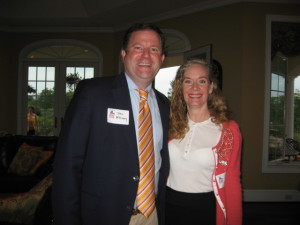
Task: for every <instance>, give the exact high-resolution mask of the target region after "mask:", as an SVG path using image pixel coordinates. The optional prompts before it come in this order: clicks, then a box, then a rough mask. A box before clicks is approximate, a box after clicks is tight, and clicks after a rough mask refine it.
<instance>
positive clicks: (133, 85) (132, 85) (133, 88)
mask: <svg viewBox="0 0 300 225" xmlns="http://www.w3.org/2000/svg"><path fill="white" fill-rule="evenodd" d="M125 77H126V80H127V84H128V88H129V90H130V91H132V90H136V89H139V87H138V86H137V85H136V84H135V83H134V82H133V80H132V79H131V78H130V77H129V76H128V75H127V73H125ZM146 90H147V91H148V92H150V91H151V90H152V83H151V84H150V85H149V86H148V87H147V88H146Z"/></svg>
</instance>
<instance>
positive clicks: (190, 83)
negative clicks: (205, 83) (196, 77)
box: [183, 80, 193, 85]
mask: <svg viewBox="0 0 300 225" xmlns="http://www.w3.org/2000/svg"><path fill="white" fill-rule="evenodd" d="M183 83H184V84H186V85H193V81H192V80H183Z"/></svg>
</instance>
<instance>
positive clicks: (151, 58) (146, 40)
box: [121, 30, 165, 88]
mask: <svg viewBox="0 0 300 225" xmlns="http://www.w3.org/2000/svg"><path fill="white" fill-rule="evenodd" d="M121 55H122V59H123V63H124V68H125V72H126V73H127V74H128V76H130V78H131V79H132V80H133V81H134V82H135V84H136V85H137V86H138V87H139V88H146V87H147V86H149V84H150V83H151V82H152V81H153V79H154V77H155V75H156V74H157V72H158V71H159V69H160V66H161V64H162V62H163V61H164V59H165V56H164V55H163V54H162V49H161V41H160V37H159V35H158V34H157V33H156V32H154V31H152V30H142V31H135V32H133V33H132V34H131V38H130V40H129V42H128V46H127V49H126V50H124V49H123V50H122V52H121Z"/></svg>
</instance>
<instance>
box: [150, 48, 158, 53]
mask: <svg viewBox="0 0 300 225" xmlns="http://www.w3.org/2000/svg"><path fill="white" fill-rule="evenodd" d="M151 52H159V49H158V48H151Z"/></svg>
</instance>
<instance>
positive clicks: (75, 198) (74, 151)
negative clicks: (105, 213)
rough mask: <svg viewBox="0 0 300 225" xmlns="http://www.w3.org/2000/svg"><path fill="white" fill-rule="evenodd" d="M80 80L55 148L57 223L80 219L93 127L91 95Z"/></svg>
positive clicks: (55, 208)
mask: <svg viewBox="0 0 300 225" xmlns="http://www.w3.org/2000/svg"><path fill="white" fill-rule="evenodd" d="M87 90H88V89H87V87H86V85H85V82H81V83H79V85H78V87H77V89H76V91H75V94H74V97H73V99H72V101H71V103H70V106H69V108H68V110H67V113H66V117H65V121H64V124H63V128H62V130H61V133H60V136H59V140H58V145H57V149H56V155H55V161H54V169H53V189H52V190H53V191H52V202H53V203H52V204H53V216H54V224H55V225H66V224H72V225H79V224H82V222H81V201H80V195H81V191H80V190H81V177H82V166H83V162H84V157H85V149H86V143H87V139H88V134H89V127H90V119H89V118H90V107H91V106H90V104H91V103H90V97H91V96H88V93H87Z"/></svg>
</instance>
